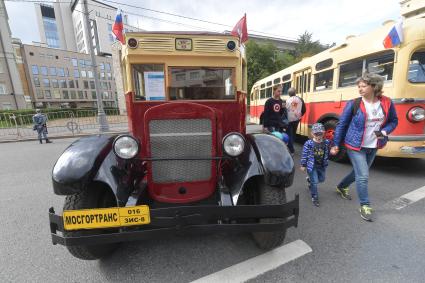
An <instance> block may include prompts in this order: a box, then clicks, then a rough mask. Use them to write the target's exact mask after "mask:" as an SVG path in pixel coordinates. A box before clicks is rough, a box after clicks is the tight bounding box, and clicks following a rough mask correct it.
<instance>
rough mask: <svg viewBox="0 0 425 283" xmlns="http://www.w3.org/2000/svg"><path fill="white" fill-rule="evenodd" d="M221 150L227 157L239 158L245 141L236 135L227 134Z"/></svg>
mask: <svg viewBox="0 0 425 283" xmlns="http://www.w3.org/2000/svg"><path fill="white" fill-rule="evenodd" d="M223 149H224V152H225V153H226V154H227V155H230V156H232V157H236V156H239V155H241V154H242V152H243V151H244V149H245V139H244V138H243V137H242V135H240V134H238V133H229V134H227V135H226V136H225V137H224V139H223Z"/></svg>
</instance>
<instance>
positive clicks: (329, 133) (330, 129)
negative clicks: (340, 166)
mask: <svg viewBox="0 0 425 283" xmlns="http://www.w3.org/2000/svg"><path fill="white" fill-rule="evenodd" d="M337 124H338V121H337V120H329V121H326V122H325V123H324V126H325V138H326V139H328V140H330V141H333V139H334V134H335V129H336V125H337ZM329 159H330V160H332V161H335V162H346V161H347V160H348V158H347V149H346V148H345V146H343V145H341V146H340V147H339V152H338V154H337V155H329Z"/></svg>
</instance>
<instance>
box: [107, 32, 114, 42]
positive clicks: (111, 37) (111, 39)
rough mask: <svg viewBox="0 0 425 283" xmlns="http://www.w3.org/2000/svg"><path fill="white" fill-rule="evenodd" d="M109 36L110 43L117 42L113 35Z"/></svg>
mask: <svg viewBox="0 0 425 283" xmlns="http://www.w3.org/2000/svg"><path fill="white" fill-rule="evenodd" d="M108 36H109V42H111V43H112V42H114V41H115V37H114V36H113V35H112V34H110V33H109V34H108Z"/></svg>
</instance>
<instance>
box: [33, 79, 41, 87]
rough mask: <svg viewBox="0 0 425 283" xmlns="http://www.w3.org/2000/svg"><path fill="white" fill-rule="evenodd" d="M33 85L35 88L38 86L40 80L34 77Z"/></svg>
mask: <svg viewBox="0 0 425 283" xmlns="http://www.w3.org/2000/svg"><path fill="white" fill-rule="evenodd" d="M34 85H35V86H40V80H39V78H38V77H34Z"/></svg>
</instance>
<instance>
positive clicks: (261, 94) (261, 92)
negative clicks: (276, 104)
mask: <svg viewBox="0 0 425 283" xmlns="http://www.w3.org/2000/svg"><path fill="white" fill-rule="evenodd" d="M260 98H261V99H263V98H266V90H265V89H262V90H260Z"/></svg>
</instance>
